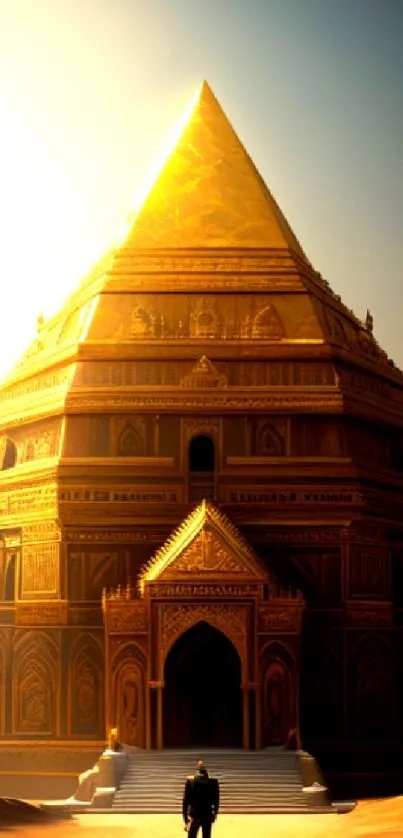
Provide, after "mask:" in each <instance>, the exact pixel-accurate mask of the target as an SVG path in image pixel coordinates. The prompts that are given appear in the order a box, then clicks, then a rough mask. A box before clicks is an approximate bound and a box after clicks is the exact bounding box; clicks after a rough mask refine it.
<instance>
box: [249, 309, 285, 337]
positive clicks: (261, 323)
mask: <svg viewBox="0 0 403 838" xmlns="http://www.w3.org/2000/svg"><path fill="white" fill-rule="evenodd" d="M252 337H253V338H255V339H258V340H281V338H283V337H284V327H283V325H282V323H281V320H280V318H279V316H278V314H277V311H276V309H275V308H274V306H273V305H271V304H270V303H269V304H268V305H265V306H264V307H263V308H262V309H260V311H259V312H258V313H257V314H256V315H255V317H254V320H253V325H252Z"/></svg>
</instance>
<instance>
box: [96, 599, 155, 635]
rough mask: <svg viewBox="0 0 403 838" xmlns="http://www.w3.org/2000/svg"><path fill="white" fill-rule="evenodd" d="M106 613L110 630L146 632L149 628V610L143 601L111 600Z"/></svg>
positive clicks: (135, 632) (134, 632)
mask: <svg viewBox="0 0 403 838" xmlns="http://www.w3.org/2000/svg"><path fill="white" fill-rule="evenodd" d="M106 614H107V625H108V630H109V631H110V632H130V634H145V633H146V632H147V630H148V621H147V611H146V606H145V604H144V603H143V602H135V601H132V602H124V603H123V602H119V601H117V602H109V603H108V608H107V612H106Z"/></svg>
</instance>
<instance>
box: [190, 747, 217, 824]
mask: <svg viewBox="0 0 403 838" xmlns="http://www.w3.org/2000/svg"><path fill="white" fill-rule="evenodd" d="M219 806H220V786H219V783H218V780H216V779H213V778H212V777H209V775H208V772H207V769H206V768H205V766H204V763H203V760H199V762H198V765H197V773H196V774H195V775H194V776H193V777H188V778H187V780H186V783H185V791H184V794H183V803H182V814H183V820H184V822H185V829H186V830H187V832H188V835H189V838H196V836H197V835H198V833H199V829H200V827H201V829H202V838H210V836H211V827H212V824H213V823H214V821H215V820H216V818H217V815H218V809H219Z"/></svg>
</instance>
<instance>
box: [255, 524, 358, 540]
mask: <svg viewBox="0 0 403 838" xmlns="http://www.w3.org/2000/svg"><path fill="white" fill-rule="evenodd" d="M343 533H344V530H343V529H330V528H329V529H328V530H319V529H318V530H316V529H312V530H310V529H308V528H304V529H299V528H295V529H294V527H293V528H290V529H289V530H281V531H276V530H274V529H273V530H267V529H266V528H265V532H264V533H262V534H260V533H259V542H269V543H273V544H307V543H308V544H311V543H312V544H340V543H341V542H342V540H343Z"/></svg>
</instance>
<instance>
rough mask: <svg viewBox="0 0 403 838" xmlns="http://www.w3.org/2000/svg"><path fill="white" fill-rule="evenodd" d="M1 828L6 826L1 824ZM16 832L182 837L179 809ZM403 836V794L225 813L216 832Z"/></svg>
mask: <svg viewBox="0 0 403 838" xmlns="http://www.w3.org/2000/svg"><path fill="white" fill-rule="evenodd" d="M0 829H1V827H0ZM9 834H10V835H12V834H14V835H15V836H16V838H17V836H18V838H42V836H45V838H46V836H48V838H126V836H127V838H129V836H130V838H178V836H179V835H181V834H182V835H184V834H185V833H184V832H183V827H182V822H181V819H180V817H176V816H175V815H80V816H78V817H76V818H74V820H72V821H69V822H66V823H64V824H59V825H58V826H56V825H55V824H53V825H51V826H49V827H46V828H44V827H43V826H39V825H38V826H34V827H19V828H18V829H15V830H14V829H13V830H10V832H9ZM249 836H251V838H263V837H264V838H316V836H318V838H319V836H321V838H339V836H343V838H383V836H385V838H402V836H403V798H401V797H399V798H391V799H390V800H382V801H369V802H363V803H360V804H359V805H358V807H357V809H356V810H355V811H354V812H352V813H351V814H349V815H249V816H245V815H234V816H232V815H223V816H222V817H219V818H218V820H217V823H216V824H215V827H214V832H213V838H249Z"/></svg>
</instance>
